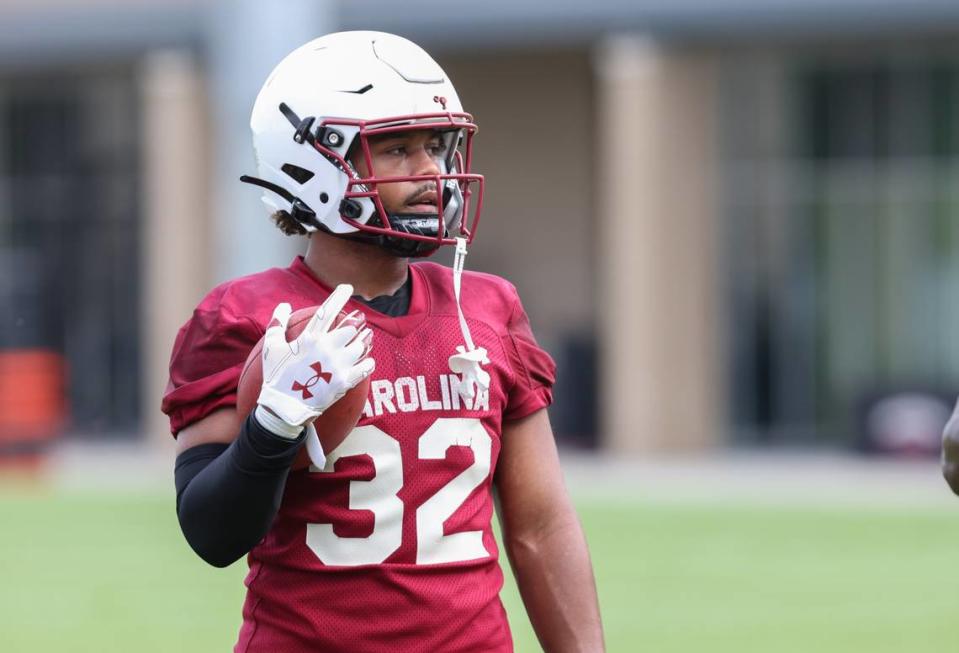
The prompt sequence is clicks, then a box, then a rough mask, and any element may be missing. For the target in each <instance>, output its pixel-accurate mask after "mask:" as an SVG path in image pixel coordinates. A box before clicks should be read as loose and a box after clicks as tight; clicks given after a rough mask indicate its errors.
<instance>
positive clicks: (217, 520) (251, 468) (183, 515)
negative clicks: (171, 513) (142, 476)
mask: <svg viewBox="0 0 959 653" xmlns="http://www.w3.org/2000/svg"><path fill="white" fill-rule="evenodd" d="M305 435H306V431H305V430H304V432H303V433H301V434H300V437H298V438H297V439H296V440H287V439H286V438H281V437H280V436H278V435H274V434H273V433H271V432H270V431H267V430H266V429H265V428H263V427H262V426H261V425H260V423H259V422H257V421H256V418H255V417H253V415H252V414H251V415H250V416H249V417H247V418H246V421H245V422H244V423H243V426H242V428H241V429H240V434H239V435H238V436H237V438H236V440H234V441H233V443H232V444H230V445H226V444H216V443H212V444H201V445H198V446H196V447H191V448H190V449H187V450H186V451H184V452H183V453H181V454H180V455H179V456H177V458H176V466H175V468H174V473H173V476H174V480H175V483H176V506H177V511H176V512H177V517H178V518H179V520H180V529H181V530H182V531H183V535H184V536H185V537H186V540H187V542H189V543H190V546H191V547H192V548H193V550H194V551H196V553H197V555H199V556H200V557H201V558H203V559H204V560H205V561H207V562H208V563H210V564H211V565H213V566H214V567H226V566H227V565H229V564H232V563H233V562H235V561H236V560H239V559H240V558H241V557H242V556H244V555H245V554H247V553H249V551H250V549H252V548H253V547H254V546H256V544H257V542H259V541H260V540H261V539H263V536H264V535H266V532H267V531H268V530H269V529H270V525H271V524H272V523H273V518H274V517H275V516H276V513H277V511H278V510H279V508H280V500H281V499H282V498H283V487H284V485H285V484H286V477H287V475H288V474H289V472H290V466H291V465H292V464H293V459H294V458H296V454H297V452H298V451H299V449H300V445H302V444H303V440H304V438H305Z"/></svg>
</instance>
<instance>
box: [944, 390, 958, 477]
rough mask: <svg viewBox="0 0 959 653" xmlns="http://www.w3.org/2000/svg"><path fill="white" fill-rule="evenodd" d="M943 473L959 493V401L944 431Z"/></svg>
mask: <svg viewBox="0 0 959 653" xmlns="http://www.w3.org/2000/svg"><path fill="white" fill-rule="evenodd" d="M942 475H943V477H944V478H945V479H946V482H947V483H948V484H949V487H951V488H952V491H953V492H955V493H956V494H959V401H957V402H956V407H955V408H954V409H953V411H952V417H950V418H949V421H948V422H947V423H946V428H945V429H944V430H943V432H942Z"/></svg>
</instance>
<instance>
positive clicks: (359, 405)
mask: <svg viewBox="0 0 959 653" xmlns="http://www.w3.org/2000/svg"><path fill="white" fill-rule="evenodd" d="M316 309H317V307H316V306H311V307H309V308H301V309H300V310H298V311H295V312H294V313H293V314H292V315H291V316H290V321H289V322H288V323H287V325H286V339H287V342H289V341H290V340H292V339H294V338H296V337H297V336H299V335H300V333H302V332H303V329H305V328H306V325H307V323H308V322H309V321H310V318H311V317H313V313H315V312H316ZM343 317H345V314H344V313H340V316H339V318H338V320H337V321H339V320H341V319H343ZM262 349H263V338H260V341H259V342H258V343H256V345H255V346H254V347H253V349H252V350H251V351H250V355H249V356H247V358H246V363H245V364H244V365H243V371H242V372H241V373H240V382H239V385H238V387H237V395H236V409H237V412H238V413H239V414H240V415H248V414H249V413H250V411H252V410H253V409H254V408H256V400H257V398H258V397H259V396H260V387H261V386H262V385H263V359H262V356H261V351H262ZM369 391H370V378H369V377H367V378H365V379H363V380H362V381H360V382H359V383H358V384H357V385H356V386H355V387H354V388H353V389H352V390H350V391H349V392H347V393H346V394H345V395H343V396H342V397H341V398H340V399H339V401H337V402H336V403H334V404H333V405H332V406H330V407H329V408H327V409H326V410H325V411H324V412H323V414H322V415H320V416H319V417H317V418H316V419H315V420H314V421H313V426H314V428H316V434H317V436H318V438H319V440H320V444H321V445H322V446H323V451H324V453H326V454H327V455H329V453H330V452H331V451H333V450H334V449H335V448H336V447H337V446H339V444H340V443H341V442H343V440H345V439H346V436H347V435H349V434H350V431H352V430H353V428H354V427H355V426H356V423H357V422H358V421H359V419H360V415H362V414H363V406H364V405H365V404H366V398H367V396H368V395H369ZM309 464H310V459H309V456H308V455H307V451H306V447H303V449H302V450H301V451H300V455H299V456H297V459H296V462H295V463H294V464H293V468H294V469H300V468H302V467H307V466H308V465H309Z"/></svg>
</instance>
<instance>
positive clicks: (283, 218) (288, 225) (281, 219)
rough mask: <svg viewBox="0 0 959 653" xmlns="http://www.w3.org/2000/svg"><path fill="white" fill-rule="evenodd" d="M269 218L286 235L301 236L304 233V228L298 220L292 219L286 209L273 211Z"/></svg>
mask: <svg viewBox="0 0 959 653" xmlns="http://www.w3.org/2000/svg"><path fill="white" fill-rule="evenodd" d="M270 219H271V220H273V222H274V223H275V224H276V226H277V227H279V228H280V231H282V232H283V233H284V234H286V235H287V236H302V235H304V234H306V229H304V228H303V225H301V224H300V223H299V222H297V221H296V220H294V219H293V216H291V215H290V214H289V213H288V212H287V211H275V212H274V213H273V215H271V216H270Z"/></svg>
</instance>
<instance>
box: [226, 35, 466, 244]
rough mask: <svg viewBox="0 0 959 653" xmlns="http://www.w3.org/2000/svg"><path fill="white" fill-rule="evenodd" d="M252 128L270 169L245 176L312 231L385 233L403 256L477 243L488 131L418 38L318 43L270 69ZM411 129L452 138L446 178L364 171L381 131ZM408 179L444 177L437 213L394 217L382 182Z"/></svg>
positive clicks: (332, 38) (272, 207)
mask: <svg viewBox="0 0 959 653" xmlns="http://www.w3.org/2000/svg"><path fill="white" fill-rule="evenodd" d="M250 127H251V129H252V130H253V148H254V150H255V152H256V163H257V170H258V174H259V176H258V177H250V176H244V177H242V178H241V179H242V180H243V181H245V182H247V183H252V184H256V185H258V186H261V187H262V188H264V189H265V191H264V193H263V202H264V204H266V206H267V208H268V209H269V211H270V212H271V213H273V212H276V211H286V212H287V213H289V214H290V216H292V217H293V218H294V219H295V220H296V221H297V222H298V223H299V224H300V225H302V226H303V228H304V229H306V230H307V231H308V232H311V231H315V230H317V229H322V230H323V231H326V232H328V233H331V234H335V235H339V236H344V237H349V238H363V239H373V240H374V241H376V242H378V243H379V244H381V245H383V246H384V247H386V248H387V249H389V250H390V251H393V252H394V253H396V254H399V255H403V256H410V255H413V256H416V255H426V254H429V253H431V252H433V251H435V250H436V248H437V247H439V246H440V245H444V244H449V245H452V244H454V243H455V238H456V237H457V236H459V237H465V238H466V239H467V241H470V240H472V238H473V234H474V233H475V229H476V224H477V222H478V220H479V214H480V208H481V205H482V195H483V177H482V176H481V175H477V174H472V173H471V172H470V163H471V159H472V146H473V136H474V135H475V134H476V131H477V127H476V125H475V124H474V123H473V118H472V116H470V115H469V114H468V113H463V110H462V106H461V105H460V101H459V97H458V96H457V94H456V90H455V89H454V88H453V85H452V84H451V83H450V80H449V78H448V77H447V76H446V73H444V72H443V70H442V68H440V66H439V64H437V63H436V62H435V61H434V60H433V59H432V57H430V56H429V54H427V53H426V52H425V51H424V50H423V49H422V48H420V47H419V46H417V45H416V44H414V43H412V42H410V41H408V40H406V39H404V38H401V37H399V36H394V35H392V34H386V33H383V32H338V33H335V34H328V35H326V36H323V37H320V38H318V39H315V40H313V41H310V42H309V43H307V44H306V45H303V46H301V47H300V48H298V49H296V50H294V51H293V52H292V53H290V54H289V55H287V57H286V58H285V59H283V61H281V62H280V63H279V65H277V67H276V68H275V69H274V70H273V72H272V73H271V74H270V77H269V78H268V79H267V80H266V83H265V84H264V85H263V88H262V89H260V93H259V95H258V96H257V98H256V103H255V104H254V106H253V115H252V117H251V118H250ZM411 129H428V130H431V131H436V132H437V133H439V134H440V135H441V137H442V140H443V143H444V144H445V146H446V149H445V153H444V154H443V156H442V162H441V165H440V174H438V175H419V176H411V177H379V176H377V175H376V171H375V170H372V169H371V170H370V175H369V176H368V177H362V176H360V175H359V173H358V172H357V170H356V168H354V166H353V164H352V163H351V161H350V160H349V156H350V154H351V153H352V152H355V151H357V150H356V148H362V151H363V152H365V154H366V160H367V161H370V162H371V163H370V167H371V168H372V167H373V166H372V158H371V156H370V150H369V143H368V139H369V137H370V136H374V135H377V134H384V133H390V132H397V131H407V130H411ZM398 181H419V182H433V183H434V184H435V187H436V189H437V207H436V213H435V214H433V213H427V214H397V215H388V214H387V212H386V210H385V209H384V207H383V203H382V201H381V200H380V197H379V193H378V191H377V185H378V184H381V183H389V182H398ZM440 189H442V191H441V192H440ZM471 199H475V206H474V207H472V210H471V206H470V202H471ZM440 225H442V227H441V226H440Z"/></svg>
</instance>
